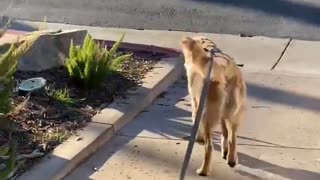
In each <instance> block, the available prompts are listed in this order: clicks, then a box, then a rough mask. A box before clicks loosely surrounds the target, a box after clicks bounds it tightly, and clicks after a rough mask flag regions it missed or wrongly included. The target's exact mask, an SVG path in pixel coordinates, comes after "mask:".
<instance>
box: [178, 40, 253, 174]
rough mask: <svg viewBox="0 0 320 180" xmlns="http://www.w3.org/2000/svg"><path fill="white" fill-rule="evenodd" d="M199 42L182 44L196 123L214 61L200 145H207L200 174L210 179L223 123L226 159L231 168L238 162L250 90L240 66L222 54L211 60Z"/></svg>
mask: <svg viewBox="0 0 320 180" xmlns="http://www.w3.org/2000/svg"><path fill="white" fill-rule="evenodd" d="M198 39H199V38H197V37H195V38H190V37H186V38H184V39H183V40H182V41H181V47H182V51H183V55H184V58H185V67H186V71H187V77H188V90H189V93H190V96H191V106H192V117H193V120H194V117H195V113H196V111H197V107H198V103H199V100H200V94H201V89H202V86H203V79H204V78H205V77H206V75H207V68H208V67H207V66H208V63H209V61H211V60H213V68H212V72H211V74H212V76H211V84H210V87H209V94H208V96H207V101H206V102H207V103H206V104H205V106H204V109H203V114H202V119H201V123H200V128H199V131H198V134H197V141H203V142H204V147H205V154H204V159H203V163H202V165H201V167H200V168H199V169H198V170H197V173H198V174H199V175H203V176H206V175H209V173H210V170H211V168H210V164H211V155H212V142H211V139H212V131H213V130H214V129H215V127H216V125H217V124H218V123H219V122H220V123H221V127H222V135H221V151H222V157H223V158H224V159H227V163H228V165H229V166H230V167H234V166H235V165H236V164H237V162H238V157H237V149H236V146H237V142H236V134H237V129H238V127H239V125H240V123H241V121H242V119H243V118H244V115H245V111H246V105H245V101H246V95H247V89H246V85H245V81H244V79H243V77H242V73H241V71H240V69H239V68H238V66H237V64H236V63H235V62H234V61H233V60H232V59H231V58H230V57H229V56H228V55H226V54H223V53H219V52H218V53H216V54H215V57H214V58H213V59H212V57H208V55H207V54H206V52H205V50H204V49H203V47H202V46H201V44H200V43H199V40H198Z"/></svg>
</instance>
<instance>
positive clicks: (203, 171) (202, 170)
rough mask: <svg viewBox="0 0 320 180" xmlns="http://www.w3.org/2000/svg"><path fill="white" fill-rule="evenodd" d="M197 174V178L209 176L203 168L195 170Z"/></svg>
mask: <svg viewBox="0 0 320 180" xmlns="http://www.w3.org/2000/svg"><path fill="white" fill-rule="evenodd" d="M197 174H198V175H199V176H209V171H208V170H205V169H204V168H200V169H197Z"/></svg>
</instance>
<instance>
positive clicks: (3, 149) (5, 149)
mask: <svg viewBox="0 0 320 180" xmlns="http://www.w3.org/2000/svg"><path fill="white" fill-rule="evenodd" d="M8 153H9V146H2V147H0V155H1V156H6V155H7V154H8Z"/></svg>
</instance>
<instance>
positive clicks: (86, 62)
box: [66, 34, 131, 90]
mask: <svg viewBox="0 0 320 180" xmlns="http://www.w3.org/2000/svg"><path fill="white" fill-rule="evenodd" d="M123 38H124V34H123V35H122V36H121V38H120V39H119V40H118V41H117V42H116V43H115V44H114V45H113V46H112V48H111V49H110V50H107V49H106V48H101V47H100V44H99V43H95V41H94V40H93V39H92V38H91V37H90V36H89V35H88V34H87V36H86V38H85V40H84V42H83V46H82V47H75V46H74V44H73V41H71V44H70V50H69V58H67V60H66V66H67V69H68V72H69V75H70V77H71V78H72V79H73V80H75V81H76V82H77V83H79V84H80V85H82V86H83V87H85V88H86V90H87V89H90V88H95V87H97V86H99V85H100V84H101V82H102V81H103V80H104V79H105V78H106V77H107V76H108V75H109V74H110V73H113V72H115V71H118V70H120V68H121V65H122V64H123V62H124V61H127V60H129V59H130V57H131V54H124V55H117V54H116V53H117V51H118V48H119V47H120V44H121V43H122V40H123Z"/></svg>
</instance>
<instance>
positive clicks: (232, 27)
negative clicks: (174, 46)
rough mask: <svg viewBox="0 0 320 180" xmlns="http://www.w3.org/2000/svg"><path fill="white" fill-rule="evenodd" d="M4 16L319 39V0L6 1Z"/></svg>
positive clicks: (2, 9)
mask: <svg viewBox="0 0 320 180" xmlns="http://www.w3.org/2000/svg"><path fill="white" fill-rule="evenodd" d="M0 16H9V17H13V18H18V19H25V20H37V21H41V20H43V18H44V16H47V20H48V21H49V22H59V23H69V24H77V25H89V26H101V27H122V28H136V29H157V30H181V31H195V32H210V33H225V34H247V35H264V36H269V37H293V38H298V39H305V40H320V28H319V27H320V1H319V0H303V1H302V0H1V2H0Z"/></svg>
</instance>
